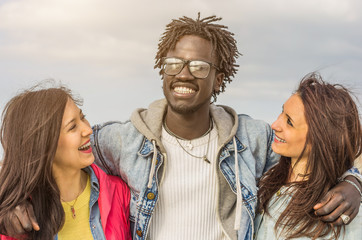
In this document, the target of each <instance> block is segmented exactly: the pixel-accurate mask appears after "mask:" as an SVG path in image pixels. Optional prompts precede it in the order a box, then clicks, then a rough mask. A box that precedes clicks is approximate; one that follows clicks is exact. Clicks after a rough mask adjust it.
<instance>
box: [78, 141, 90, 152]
mask: <svg viewBox="0 0 362 240" xmlns="http://www.w3.org/2000/svg"><path fill="white" fill-rule="evenodd" d="M90 145H91V143H90V142H88V143H86V144H84V145H83V146H81V147H79V148H78V150H81V151H82V150H88V149H89V148H90Z"/></svg>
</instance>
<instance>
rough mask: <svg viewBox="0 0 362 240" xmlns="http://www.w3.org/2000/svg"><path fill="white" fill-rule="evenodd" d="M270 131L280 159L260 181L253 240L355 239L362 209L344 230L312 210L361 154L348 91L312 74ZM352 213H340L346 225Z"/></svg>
mask: <svg viewBox="0 0 362 240" xmlns="http://www.w3.org/2000/svg"><path fill="white" fill-rule="evenodd" d="M272 128H273V130H274V132H275V138H274V142H273V144H272V148H273V151H274V152H276V153H278V154H280V155H282V157H281V159H280V161H279V163H278V164H277V165H276V166H274V167H273V168H271V169H270V170H269V171H268V172H267V173H266V174H265V175H264V176H263V177H262V179H261V180H260V182H259V187H260V190H259V192H258V196H259V204H260V206H259V208H260V210H261V213H260V214H259V215H258V216H257V220H256V228H255V229H256V239H360V238H361V236H362V212H361V210H360V213H359V215H358V216H357V217H356V219H354V221H353V222H351V223H350V224H349V225H345V226H334V225H332V224H331V223H326V222H323V221H321V220H320V219H319V217H318V216H316V215H315V214H314V211H313V206H314V205H315V204H316V203H317V202H318V201H319V200H320V199H321V198H322V197H323V195H324V194H325V193H326V192H327V191H328V190H329V189H331V188H332V187H333V186H335V185H336V184H337V183H338V181H339V179H341V176H342V175H343V173H344V172H346V171H347V170H348V169H350V168H351V167H352V166H353V160H354V159H356V158H358V156H360V155H361V151H362V132H361V123H360V118H359V114H358V108H357V106H356V104H355V102H354V101H353V99H352V97H351V94H350V92H349V91H348V90H347V89H346V88H344V87H343V86H341V85H338V84H335V85H332V84H328V83H326V82H324V81H323V80H322V78H321V77H320V75H319V74H317V73H311V74H309V75H307V76H306V77H305V78H304V79H303V80H302V81H301V82H300V85H299V87H298V90H297V91H296V93H295V94H293V95H292V96H291V97H290V98H289V99H288V100H287V101H286V102H285V104H284V105H283V111H282V113H281V114H280V115H279V117H278V119H277V120H276V121H275V122H274V123H273V124H272ZM345 181H347V182H348V183H350V184H352V185H353V186H354V187H356V188H357V189H358V190H359V191H360V186H357V185H356V184H355V183H353V182H352V181H348V180H345ZM360 209H361V207H360ZM351 215H356V212H345V213H344V214H342V216H341V218H342V220H343V222H344V223H345V224H348V222H349V216H351Z"/></svg>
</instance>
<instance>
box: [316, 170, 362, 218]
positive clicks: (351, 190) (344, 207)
mask: <svg viewBox="0 0 362 240" xmlns="http://www.w3.org/2000/svg"><path fill="white" fill-rule="evenodd" d="M351 173H352V174H351ZM343 179H347V180H348V181H343V180H342V181H341V182H340V183H339V184H337V186H335V187H334V188H332V189H331V190H330V191H329V192H328V193H327V194H326V195H325V196H324V197H323V198H322V199H321V201H320V203H318V204H316V205H315V206H314V210H315V214H316V215H318V216H321V219H322V220H323V221H325V222H331V223H333V224H334V225H343V224H345V223H344V222H343V220H342V218H341V217H340V216H341V215H342V214H344V215H347V216H348V217H349V218H350V220H349V221H348V222H347V224H348V223H350V222H351V221H352V220H353V219H354V218H355V217H356V216H357V214H358V211H359V207H360V203H361V190H362V185H361V179H362V177H361V175H360V174H359V172H358V170H357V168H351V169H350V170H348V171H347V172H346V173H345V174H344V176H343ZM350 182H352V183H354V184H351V183H350Z"/></svg>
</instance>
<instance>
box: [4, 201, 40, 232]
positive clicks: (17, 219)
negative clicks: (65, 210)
mask: <svg viewBox="0 0 362 240" xmlns="http://www.w3.org/2000/svg"><path fill="white" fill-rule="evenodd" d="M0 226H1V229H0V231H1V234H4V235H6V236H10V237H19V236H21V235H24V234H26V233H27V232H30V231H31V230H35V231H39V230H40V227H39V225H38V222H37V220H36V218H35V214H34V210H33V206H32V205H31V203H30V202H29V201H26V202H25V203H24V204H20V205H18V206H17V207H16V208H15V209H14V210H12V211H9V213H8V214H7V215H6V216H4V217H3V218H1V219H0Z"/></svg>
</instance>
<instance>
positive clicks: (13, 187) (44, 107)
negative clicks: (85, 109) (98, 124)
mask: <svg viewBox="0 0 362 240" xmlns="http://www.w3.org/2000/svg"><path fill="white" fill-rule="evenodd" d="M41 85H42V84H39V85H37V86H35V87H33V88H30V89H28V90H25V91H23V92H22V93H20V94H18V95H17V96H15V97H13V98H12V99H11V100H10V101H9V102H8V103H7V104H6V106H5V109H4V111H3V114H2V125H1V136H0V140H1V144H2V146H3V148H4V160H3V165H2V169H1V171H0V182H1V184H0V217H2V218H3V217H4V216H6V214H7V212H8V211H10V210H12V209H14V208H15V207H16V206H17V205H20V204H21V203H23V202H25V201H27V200H29V199H30V201H31V203H32V205H33V208H34V213H35V216H36V218H37V220H38V223H39V226H40V227H41V229H40V231H38V232H37V231H34V230H33V231H32V232H30V233H29V234H28V236H27V237H28V238H29V239H47V240H48V239H53V237H54V235H55V234H56V233H57V232H59V230H60V229H61V227H62V225H63V222H64V210H63V207H62V205H61V202H60V193H59V189H58V187H57V184H56V182H55V180H54V177H53V176H52V164H53V159H54V156H55V152H56V149H57V145H58V138H59V134H60V128H61V124H62V119H63V114H64V110H65V106H66V104H67V101H68V99H69V98H70V99H72V100H73V101H75V100H74V97H72V95H71V92H70V90H69V89H67V88H65V87H62V86H60V87H55V88H47V89H42V88H41ZM75 102H77V103H78V104H80V101H79V100H77V101H75Z"/></svg>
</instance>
